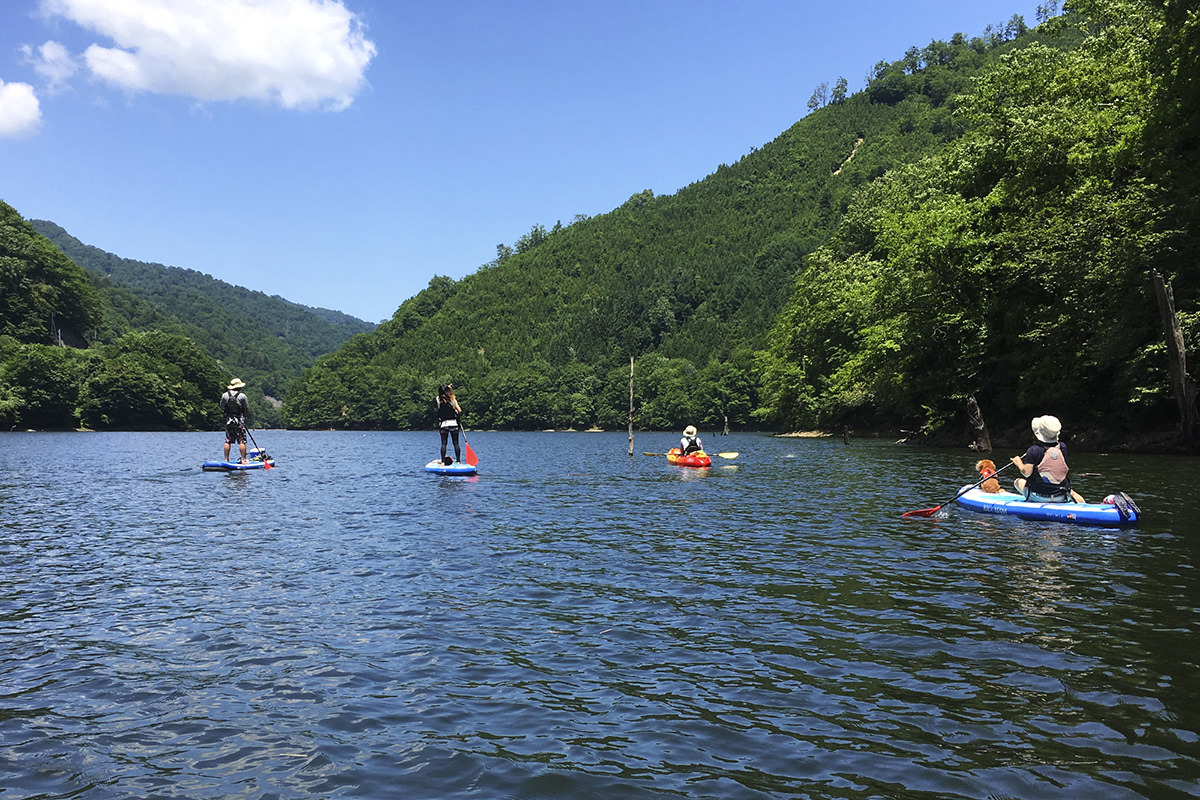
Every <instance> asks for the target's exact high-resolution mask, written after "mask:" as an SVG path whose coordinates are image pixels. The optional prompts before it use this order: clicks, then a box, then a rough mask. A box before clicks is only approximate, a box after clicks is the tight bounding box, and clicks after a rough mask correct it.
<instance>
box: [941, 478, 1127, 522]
mask: <svg viewBox="0 0 1200 800" xmlns="http://www.w3.org/2000/svg"><path fill="white" fill-rule="evenodd" d="M963 488H964V489H966V487H963ZM957 502H958V504H959V505H960V506H962V507H963V508H966V509H970V510H971V511H978V512H980V513H983V514H1004V515H1007V516H1010V517H1020V518H1021V519H1035V520H1050V521H1054V522H1072V523H1075V524H1078V525H1103V526H1106V527H1111V528H1118V527H1122V526H1125V525H1135V524H1137V521H1138V517H1140V516H1141V512H1140V510H1139V509H1138V507H1137V504H1136V503H1134V502H1133V500H1132V499H1131V498H1130V497H1129V495H1127V494H1124V493H1121V494H1115V495H1112V494H1110V495H1109V496H1108V497H1106V498H1104V502H1103V503H1030V502H1026V501H1025V500H1023V499H1022V497H1021V495H1019V494H1015V493H1013V492H985V491H983V489H981V488H979V487H978V486H976V487H974V488H973V489H969V490H967V491H964V492H963V494H961V495H960V496H959V497H958V498H957Z"/></svg>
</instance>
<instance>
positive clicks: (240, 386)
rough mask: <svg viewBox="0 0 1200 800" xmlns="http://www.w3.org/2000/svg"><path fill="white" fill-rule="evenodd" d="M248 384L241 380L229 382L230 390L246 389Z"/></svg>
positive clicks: (235, 379)
mask: <svg viewBox="0 0 1200 800" xmlns="http://www.w3.org/2000/svg"><path fill="white" fill-rule="evenodd" d="M245 386H246V384H244V383H242V379H241V378H234V379H233V380H231V381H230V382H229V386H228V388H229V389H244V388H245Z"/></svg>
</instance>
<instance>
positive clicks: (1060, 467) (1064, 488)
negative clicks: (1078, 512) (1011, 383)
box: [1011, 414, 1084, 503]
mask: <svg viewBox="0 0 1200 800" xmlns="http://www.w3.org/2000/svg"><path fill="white" fill-rule="evenodd" d="M1030 427H1031V428H1032V429H1033V436H1034V439H1036V441H1035V442H1034V443H1033V444H1031V445H1030V446H1029V449H1028V450H1026V451H1025V454H1024V455H1021V456H1013V457H1012V459H1011V460H1012V463H1013V464H1015V465H1016V467H1017V469H1018V470H1019V471H1020V472H1021V476H1022V477H1020V478H1017V479H1016V480H1014V481H1013V486H1014V487H1015V488H1016V490H1017V493H1018V494H1020V495H1023V496H1024V497H1025V499H1026V500H1028V501H1030V502H1033V503H1068V502H1074V503H1082V502H1084V499H1083V497H1082V496H1081V495H1080V494H1079V493H1078V492H1076V491H1074V490H1072V489H1071V481H1070V479H1069V478H1068V477H1067V473H1068V472H1070V469H1069V468H1068V467H1067V446H1066V445H1065V444H1063V443H1062V442H1060V441H1059V438H1058V437H1059V435H1060V434H1061V433H1062V423H1061V422H1059V421H1058V417H1053V416H1050V415H1049V414H1046V415H1045V416H1041V417H1034V418H1033V422H1031V423H1030Z"/></svg>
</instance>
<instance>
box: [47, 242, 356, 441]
mask: <svg viewBox="0 0 1200 800" xmlns="http://www.w3.org/2000/svg"><path fill="white" fill-rule="evenodd" d="M30 224H31V225H32V226H33V228H34V229H35V230H37V231H38V232H39V233H41V234H42V235H43V236H45V237H46V238H47V239H49V240H50V241H51V242H53V243H54V244H55V245H57V246H58V247H59V248H60V249H61V250H62V251H63V252H64V253H66V255H67V256H69V257H70V258H71V260H72V261H74V262H75V263H76V264H78V265H79V266H81V267H83V269H84V270H85V271H86V272H87V273H88V274H89V275H90V276H91V278H92V284H93V286H94V288H95V290H96V292H97V293H98V295H99V296H100V297H101V298H103V300H104V313H103V314H102V319H101V320H99V321H98V322H97V323H96V324H95V325H93V327H92V328H91V330H90V331H89V335H90V336H91V337H92V338H93V339H94V340H96V341H100V342H105V341H111V340H113V339H114V338H116V337H118V336H121V335H123V334H125V333H127V332H129V331H161V332H166V333H173V334H177V335H179V336H186V337H187V338H189V339H191V340H192V341H194V342H195V343H196V344H198V345H199V346H200V347H201V348H202V349H203V350H204V351H205V352H207V353H208V354H210V355H211V356H212V357H213V358H215V359H217V362H218V363H219V364H220V365H221V367H222V368H223V370H224V371H225V373H226V374H228V375H236V376H238V377H240V378H242V379H243V380H245V381H246V383H247V384H248V389H247V391H248V393H249V395H250V398H251V403H252V410H253V411H254V414H255V417H256V419H257V420H258V421H259V422H260V423H261V424H265V425H273V424H277V423H278V412H277V411H276V409H275V408H274V407H273V406H272V405H270V404H269V403H268V402H266V401H265V398H264V396H269V397H275V398H281V397H283V395H284V393H285V392H286V389H287V385H288V383H290V382H291V381H292V380H293V379H295V378H296V376H298V375H299V374H300V373H301V372H302V371H303V370H304V369H305V368H307V367H308V366H310V365H311V364H312V363H313V362H314V361H315V359H316V358H317V356H320V355H322V354H325V353H329V352H332V351H333V350H336V349H337V348H338V347H339V346H340V345H341V344H342V343H343V342H345V341H346V340H347V339H349V338H350V337H351V336H354V335H356V334H359V333H364V332H367V331H370V330H373V329H374V327H375V326H374V325H372V324H370V323H367V322H363V321H362V320H359V319H355V318H354V317H351V316H349V315H346V314H343V313H341V312H338V311H331V310H329V309H322V308H309V307H307V306H302V305H299V304H296V303H292V302H289V301H287V300H284V299H283V298H282V297H278V296H274V297H271V296H267V295H265V294H263V293H262V292H255V291H251V290H249V289H245V288H243V287H240V286H233V285H231V284H229V283H226V282H224V281H219V280H217V279H215V278H213V277H211V276H209V275H205V274H203V273H201V272H197V271H195V270H191V269H183V268H180V267H166V266H163V265H161V264H153V263H146V262H142V261H134V260H131V259H126V258H120V257H118V256H116V255H113V254H112V253H107V252H105V251H103V250H100V249H99V248H96V247H92V246H89V245H85V244H83V243H82V242H80V241H79V240H78V239H76V238H75V237H73V236H71V235H70V234H69V233H67V232H66V231H65V230H64V229H63V228H62V227H60V226H59V225H56V224H54V223H53V222H47V221H45V220H31V221H30Z"/></svg>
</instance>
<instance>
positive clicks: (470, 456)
mask: <svg viewBox="0 0 1200 800" xmlns="http://www.w3.org/2000/svg"><path fill="white" fill-rule="evenodd" d="M462 439H463V450H466V451H467V466H469V467H478V466H479V456H477V455H475V451H474V450H472V449H471V443H470V442H468V441H467V432H466V431H465V430H464V431H463V432H462Z"/></svg>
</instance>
